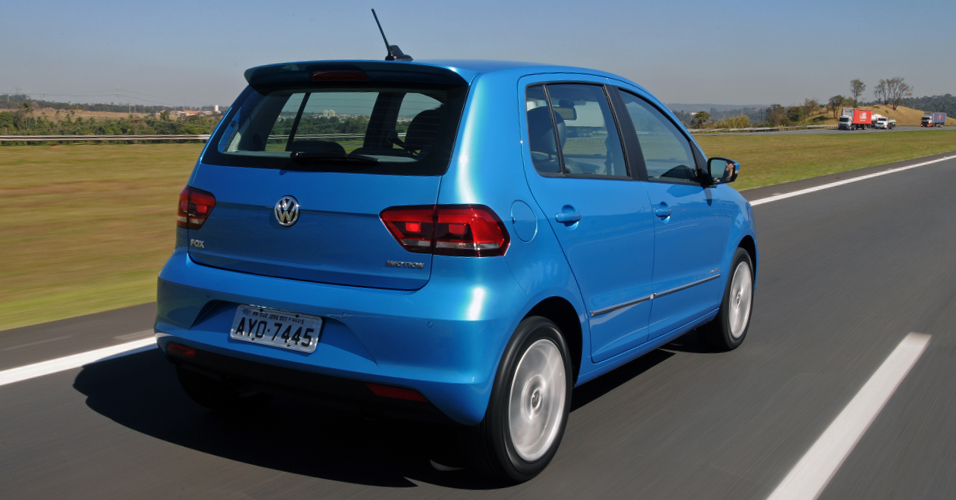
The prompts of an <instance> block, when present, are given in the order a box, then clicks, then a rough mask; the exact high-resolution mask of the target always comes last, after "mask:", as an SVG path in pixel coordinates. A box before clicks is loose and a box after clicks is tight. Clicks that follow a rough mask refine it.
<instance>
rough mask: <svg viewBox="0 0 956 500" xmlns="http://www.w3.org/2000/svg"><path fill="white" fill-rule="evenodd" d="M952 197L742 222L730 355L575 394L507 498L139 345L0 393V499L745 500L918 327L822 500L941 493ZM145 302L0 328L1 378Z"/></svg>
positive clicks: (772, 483)
mask: <svg viewBox="0 0 956 500" xmlns="http://www.w3.org/2000/svg"><path fill="white" fill-rule="evenodd" d="M908 163H916V162H908ZM887 168H890V167H886V166H884V167H875V168H873V169H867V170H866V171H863V172H856V173H850V174H840V176H841V177H840V178H847V177H852V176H859V175H863V174H866V173H873V172H879V171H882V170H886V169H887ZM832 179H833V178H830V180H832ZM826 181H827V179H822V180H821V179H817V180H809V181H801V182H800V183H794V184H793V185H786V186H772V187H769V188H762V189H760V190H753V191H749V192H747V193H745V195H746V196H747V197H748V198H750V199H759V198H764V197H766V196H769V195H773V194H777V193H785V192H789V191H793V190H797V189H803V188H807V187H812V186H814V185H820V184H822V183H824V182H826ZM954 187H956V160H949V161H946V162H941V163H935V164H932V165H927V166H924V167H920V168H915V169H911V170H906V171H903V172H898V173H893V174H889V175H884V176H881V177H876V178H872V179H867V180H863V181H860V182H856V183H852V184H847V185H843V186H839V187H835V188H832V189H827V190H822V191H818V192H813V193H809V194H804V195H802V196H796V197H793V198H788V199H783V200H779V201H775V202H772V203H766V204H762V205H759V206H756V207H754V212H755V216H756V219H757V224H758V238H759V245H760V251H761V262H760V266H761V267H760V269H759V276H758V289H757V293H756V299H755V306H754V314H753V323H752V325H751V328H750V332H749V335H748V338H747V340H746V342H745V343H744V344H743V346H742V347H741V348H740V349H738V350H736V351H734V352H732V353H723V354H713V353H705V352H702V350H701V349H699V346H698V344H697V343H696V341H695V340H694V339H693V337H685V338H684V339H681V340H680V341H678V342H675V343H673V344H670V345H668V346H666V347H665V348H663V349H659V350H657V351H654V352H652V353H650V354H649V355H647V356H644V357H643V358H640V359H638V360H636V361H634V362H632V363H631V364H629V365H627V366H625V367H623V368H621V369H619V370H617V371H615V372H613V373H611V374H609V375H607V376H605V377H602V378H600V379H598V380H596V381H594V382H591V383H588V384H586V385H584V386H582V387H579V388H577V389H576V390H575V392H574V397H573V404H574V409H573V412H572V413H571V417H570V421H569V425H568V431H567V434H566V435H565V438H564V442H563V443H562V445H561V449H560V450H559V452H558V454H557V457H556V458H555V460H554V461H553V462H552V464H551V466H550V467H549V468H548V469H547V470H546V471H545V472H544V473H543V474H542V475H541V476H539V477H538V478H536V479H534V480H533V481H530V482H529V483H526V484H523V485H519V486H504V485H500V484H495V483H489V482H487V481H484V480H482V479H480V478H477V477H475V476H473V475H472V474H470V473H469V472H468V471H467V470H439V469H447V467H438V468H436V467H435V466H434V464H435V463H437V464H443V465H446V466H452V467H454V466H456V465H459V464H460V463H461V457H460V455H458V452H457V450H456V449H455V447H454V446H452V445H451V444H449V443H450V442H451V440H450V437H449V433H448V432H446V431H445V430H444V429H442V428H440V427H432V426H424V425H415V424H407V423H397V422H380V421H364V420H360V419H357V418H354V417H353V416H351V415H348V414H337V413H331V412H327V411H324V410H320V409H318V408H317V407H314V406H312V405H311V404H309V403H307V402H301V401H296V400H292V399H282V398H277V399H274V400H273V401H272V402H271V403H270V405H269V406H268V407H267V409H266V410H265V411H264V412H263V413H262V414H261V415H258V416H256V417H254V418H242V419H229V418H224V417H220V416H217V415H215V414H212V413H210V412H207V411H205V410H203V409H202V408H201V407H199V406H197V405H195V404H194V403H192V402H191V401H189V400H188V399H187V398H186V396H185V395H184V394H183V393H182V392H181V390H180V389H179V387H178V385H177V382H176V379H175V375H174V373H173V370H172V368H171V366H169V365H168V364H167V363H166V362H165V361H164V360H163V359H162V356H161V355H160V354H159V352H158V351H157V350H151V351H147V352H141V353H138V354H133V355H129V356H125V357H120V358H116V359H112V360H108V361H103V362H99V363H94V364H90V365H87V366H85V367H83V368H78V369H74V370H69V371H65V372H61V373H57V374H53V375H47V376H43V377H39V378H34V379H31V380H27V381H23V382H17V383H13V384H9V385H4V386H0V492H2V493H0V497H2V498H3V499H5V500H12V499H19V498H31V499H35V498H95V499H110V498H216V499H219V498H269V499H284V498H367V497H373V496H374V497H376V498H488V497H493V498H549V499H552V498H653V499H659V498H677V499H684V498H687V499H710V498H714V499H748V498H754V499H763V498H766V497H767V496H768V495H770V494H771V492H773V491H774V489H775V488H776V487H777V485H778V484H779V483H780V481H781V480H782V479H783V478H784V477H785V476H786V475H787V473H788V472H789V471H790V469H791V468H792V467H794V465H795V464H796V463H797V462H798V461H799V460H800V458H801V457H802V456H803V454H804V453H805V452H806V451H807V450H808V449H809V448H810V447H811V446H812V445H813V443H814V442H815V441H816V439H817V438H818V437H819V436H820V435H821V434H822V433H823V432H824V430H825V429H827V427H828V426H829V425H830V423H831V422H832V421H833V420H834V419H835V418H836V417H837V415H838V414H840V412H841V411H842V410H843V408H844V407H845V406H846V405H847V403H848V402H849V401H850V400H851V399H853V397H854V395H855V394H856V393H857V391H858V390H859V389H860V388H861V387H862V386H863V385H864V384H865V383H866V382H867V380H868V379H869V378H870V376H871V375H872V374H873V373H874V372H875V371H876V370H877V368H878V367H879V366H880V365H881V364H882V363H883V361H884V360H885V359H886V358H887V357H888V356H889V355H890V353H891V352H892V351H893V350H894V349H895V348H896V346H897V345H898V344H899V343H900V342H901V340H903V338H904V337H906V336H907V334H909V333H910V332H919V333H923V334H929V335H931V336H932V337H931V340H930V342H929V345H928V347H927V348H926V350H925V352H924V353H923V355H922V357H921V358H919V360H918V361H917V362H916V364H915V366H914V367H913V368H912V370H911V371H910V372H909V374H908V375H907V376H906V378H905V379H903V381H902V383H901V384H900V385H899V386H898V388H897V389H896V392H895V393H894V394H893V396H892V397H891V398H890V399H889V401H888V402H887V404H886V405H885V406H884V407H883V408H882V411H880V412H879V414H878V416H877V417H876V419H875V420H874V421H873V423H872V425H871V426H870V427H869V430H868V431H867V432H866V433H865V434H863V436H862V438H861V439H860V441H859V442H858V444H857V445H856V447H855V449H854V450H853V451H852V453H851V454H850V455H849V456H848V457H847V459H846V460H845V461H844V462H843V464H842V466H841V467H840V468H839V469H838V471H837V472H836V474H835V475H834V476H833V478H832V480H831V482H830V483H829V486H827V488H826V489H825V490H824V491H823V494H822V496H821V497H820V498H822V499H845V498H866V499H881V498H934V499H935V498H956V392H954V391H953V387H956V369H954V366H956V258H954V255H956V252H954V250H953V249H954V248H956V217H954V214H956V195H954ZM152 307H154V306H152V305H144V306H138V307H136V308H130V309H125V310H119V311H113V312H110V313H103V314H99V315H94V316H89V317H84V318H76V319H71V320H66V321H61V322H56V323H51V324H46V325H38V326H34V327H27V328H22V329H18V330H10V331H6V332H2V333H0V370H2V369H6V368H10V367H13V366H18V365H21V364H25V363H32V362H35V361H38V360H42V359H49V358H53V357H57V356H62V355H64V354H70V353H73V352H79V351H80V350H88V349H93V348H97V347H102V346H106V345H110V344H114V343H118V342H122V341H124V340H125V339H133V338H136V337H137V336H142V335H143V334H142V333H141V332H142V331H144V330H147V329H149V327H150V326H151V314H152V309H151V308H152ZM130 334H133V335H131V336H128V337H123V336H124V335H130Z"/></svg>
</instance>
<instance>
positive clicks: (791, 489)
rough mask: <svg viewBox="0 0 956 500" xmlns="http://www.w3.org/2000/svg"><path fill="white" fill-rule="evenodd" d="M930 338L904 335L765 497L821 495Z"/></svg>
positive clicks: (791, 499)
mask: <svg viewBox="0 0 956 500" xmlns="http://www.w3.org/2000/svg"><path fill="white" fill-rule="evenodd" d="M929 339H930V336H929V335H924V334H920V333H910V334H909V335H907V336H906V338H904V339H903V341H902V342H900V345H898V346H896V349H895V350H894V351H893V353H892V354H890V357H888V358H886V361H884V362H883V364H882V365H880V367H879V368H878V369H877V370H876V372H875V373H874V374H873V376H871V377H870V380H868V381H867V382H866V384H864V385H863V387H862V388H861V389H860V392H858V393H856V396H854V397H853V400H852V401H850V403H849V404H848V405H846V408H844V409H843V411H842V412H840V415H839V416H837V418H836V420H834V421H833V422H832V423H831V424H830V426H829V427H827V430H826V431H824V432H823V434H821V435H820V437H819V438H818V439H817V442H816V443H813V446H811V447H810V449H809V450H808V451H807V453H806V454H805V455H803V458H801V459H800V461H799V462H797V465H795V466H794V467H793V469H792V470H791V471H790V473H789V474H787V477H785V478H784V479H783V481H781V482H780V485H779V486H777V489H776V490H774V491H773V493H771V494H770V496H769V497H767V500H813V499H815V498H817V497H818V496H820V493H822V492H823V488H825V487H826V485H827V483H829V482H830V479H832V478H833V476H834V474H836V471H837V470H838V469H839V468H840V466H841V465H843V461H844V460H846V457H847V456H849V455H850V452H851V451H852V450H853V447H854V446H856V443H857V442H858V441H859V440H860V438H861V437H862V436H863V433H865V432H866V430H867V429H868V428H869V427H870V424H871V423H873V420H875V419H876V416H877V415H878V414H879V413H880V411H881V410H882V409H883V406H884V405H885V404H886V402H887V401H889V399H890V396H892V395H893V393H894V392H896V388H897V387H899V385H900V383H901V382H902V381H903V379H904V378H905V377H906V374H907V373H909V371H910V369H911V368H912V367H913V365H915V364H916V361H917V360H918V359H919V357H920V356H921V355H922V354H923V351H924V350H925V349H926V345H927V344H928V343H929Z"/></svg>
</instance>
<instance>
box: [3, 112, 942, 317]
mask: <svg viewBox="0 0 956 500" xmlns="http://www.w3.org/2000/svg"><path fill="white" fill-rule="evenodd" d="M698 141H699V142H700V144H701V146H702V147H703V148H704V151H705V152H706V153H707V154H708V155H710V156H727V157H730V158H733V159H735V160H738V161H739V162H740V163H741V175H740V177H739V179H738V180H737V183H736V184H735V187H737V188H738V189H747V188H753V187H758V186H764V185H769V184H777V183H780V182H787V181H793V180H798V179H803V178H808V177H814V176H818V175H824V174H829V173H835V172H841V171H846V170H852V169H857V168H862V167H867V166H872V165H880V164H884V163H889V162H893V161H898V160H903V159H908V158H916V157H920V156H926V155H931V154H935V153H942V152H947V151H956V131H953V130H945V129H944V130H939V131H921V132H897V133H892V134H889V133H888V134H850V133H848V134H846V135H839V136H837V135H779V136H751V135H734V136H730V135H727V136H708V137H700V138H698ZM201 147H202V145H201V144H133V145H108V144H102V145H93V144H91V145H73V146H65V145H64V146H48V145H45V146H14V147H2V148H0V238H2V240H0V330H5V329H9V328H15V327H18V326H24V325H29V324H35V323H41V322H45V321H51V320H55V319H62V318H67V317H71V316H77V315H81V314H88V313H93V312H98V311H104V310H109V309H115V308H119V307H125V306H130V305H135V304H141V303H144V302H150V301H152V300H155V286H156V276H157V275H158V274H159V270H160V269H161V268H162V265H163V263H164V262H165V260H166V258H168V257H169V254H170V253H171V252H172V247H173V243H174V231H175V224H176V223H175V212H176V204H177V200H178V196H179V191H180V190H182V188H183V186H184V185H185V184H186V181H187V179H188V177H189V173H190V171H191V170H192V167H193V164H194V163H195V161H196V157H197V156H198V155H199V152H200V149H201Z"/></svg>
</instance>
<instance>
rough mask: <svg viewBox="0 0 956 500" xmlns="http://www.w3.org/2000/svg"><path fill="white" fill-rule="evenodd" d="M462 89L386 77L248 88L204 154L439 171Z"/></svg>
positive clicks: (219, 159) (329, 166)
mask: <svg viewBox="0 0 956 500" xmlns="http://www.w3.org/2000/svg"><path fill="white" fill-rule="evenodd" d="M429 87H434V86H429ZM465 92H466V88H465V87H454V88H445V89H442V88H438V89H436V88H414V87H408V86H388V85H383V86H376V87H369V86H366V87H363V88H337V89H329V88H321V89H319V88H315V89H309V88H289V89H278V90H274V91H272V92H269V93H266V94H260V93H259V92H256V91H255V90H252V89H249V90H247V91H246V93H245V94H244V96H245V98H244V99H242V103H241V104H239V105H237V106H233V110H232V111H231V112H230V115H229V116H227V117H226V120H227V122H226V123H224V126H222V127H220V131H218V132H217V134H216V137H213V138H212V141H213V142H212V144H211V145H210V147H209V148H208V149H207V152H206V155H205V156H204V157H203V161H204V162H207V163H212V164H217V165H228V166H246V167H256V168H279V169H290V170H321V171H362V172H368V173H389V174H397V175H438V174H441V173H443V172H444V171H445V169H447V167H448V161H449V159H450V157H451V152H452V149H453V147H454V141H455V135H456V133H457V129H458V123H459V120H460V116H461V109H462V106H463V102H464V97H465ZM213 145H214V146H215V147H214V148H213V147H212V146H213Z"/></svg>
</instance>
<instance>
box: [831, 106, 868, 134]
mask: <svg viewBox="0 0 956 500" xmlns="http://www.w3.org/2000/svg"><path fill="white" fill-rule="evenodd" d="M848 110H849V112H848ZM872 125H873V112H872V111H869V110H866V109H853V108H843V116H841V117H840V123H839V125H838V128H839V129H840V130H856V129H865V128H867V127H870V126H872Z"/></svg>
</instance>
